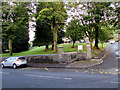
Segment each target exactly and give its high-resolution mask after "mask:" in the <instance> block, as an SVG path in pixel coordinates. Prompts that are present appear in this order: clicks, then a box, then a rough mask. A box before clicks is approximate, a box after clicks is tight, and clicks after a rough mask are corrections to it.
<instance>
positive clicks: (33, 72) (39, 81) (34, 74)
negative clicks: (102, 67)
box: [1, 68, 119, 88]
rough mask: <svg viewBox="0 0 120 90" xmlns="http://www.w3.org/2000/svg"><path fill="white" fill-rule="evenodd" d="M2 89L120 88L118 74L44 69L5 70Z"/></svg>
mask: <svg viewBox="0 0 120 90" xmlns="http://www.w3.org/2000/svg"><path fill="white" fill-rule="evenodd" d="M1 73H2V88H118V84H119V82H118V75H117V74H100V73H90V72H87V71H86V72H85V71H84V70H83V71H81V70H75V69H74V70H73V69H72V70H62V69H58V70H54V69H44V68H42V69H41V68H22V69H15V70H14V69H10V68H9V69H8V68H7V69H3V70H2V72H1Z"/></svg>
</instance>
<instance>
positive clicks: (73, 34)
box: [66, 19, 84, 48]
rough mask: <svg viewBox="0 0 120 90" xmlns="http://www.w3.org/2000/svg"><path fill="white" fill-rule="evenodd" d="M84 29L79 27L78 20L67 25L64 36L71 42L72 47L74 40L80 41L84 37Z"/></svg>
mask: <svg viewBox="0 0 120 90" xmlns="http://www.w3.org/2000/svg"><path fill="white" fill-rule="evenodd" d="M83 29H84V27H83V26H82V25H80V23H79V22H78V20H77V19H76V20H72V21H71V22H70V23H68V26H67V30H66V36H67V37H68V38H70V39H72V41H73V46H72V48H74V44H75V41H76V40H80V39H82V38H83V37H84V32H83Z"/></svg>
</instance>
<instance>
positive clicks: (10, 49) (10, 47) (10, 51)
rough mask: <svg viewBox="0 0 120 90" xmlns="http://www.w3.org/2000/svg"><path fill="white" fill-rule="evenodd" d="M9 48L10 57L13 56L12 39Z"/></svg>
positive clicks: (9, 41)
mask: <svg viewBox="0 0 120 90" xmlns="http://www.w3.org/2000/svg"><path fill="white" fill-rule="evenodd" d="M8 48H9V53H10V56H12V40H11V39H10V38H9V40H8Z"/></svg>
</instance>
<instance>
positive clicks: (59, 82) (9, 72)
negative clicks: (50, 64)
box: [0, 43, 120, 88]
mask: <svg viewBox="0 0 120 90" xmlns="http://www.w3.org/2000/svg"><path fill="white" fill-rule="evenodd" d="M107 49H109V50H110V54H109V55H108V56H106V57H105V58H104V62H103V63H102V64H100V65H97V66H94V67H92V68H88V69H63V68H31V67H27V68H18V69H12V68H5V69H2V71H1V72H0V73H2V87H3V88H118V84H120V82H119V80H118V73H120V72H119V69H118V63H119V62H118V61H119V60H118V58H117V57H116V56H115V52H116V50H117V49H118V43H115V44H111V45H109V46H108V47H107ZM107 49H106V50H107Z"/></svg>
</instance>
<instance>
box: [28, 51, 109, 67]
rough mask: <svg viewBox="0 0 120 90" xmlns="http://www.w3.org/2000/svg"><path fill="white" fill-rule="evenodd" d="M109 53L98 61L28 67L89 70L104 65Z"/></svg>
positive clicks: (43, 64)
mask: <svg viewBox="0 0 120 90" xmlns="http://www.w3.org/2000/svg"><path fill="white" fill-rule="evenodd" d="M109 52H110V51H109V50H107V51H102V52H101V53H100V54H99V55H98V58H96V59H91V60H81V61H75V62H73V63H69V64H48V63H47V64H45V63H34V64H33V63H28V66H29V67H37V68H89V67H92V66H95V65H98V64H102V62H103V59H104V58H105V57H106V56H107V55H108V54H109Z"/></svg>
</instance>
